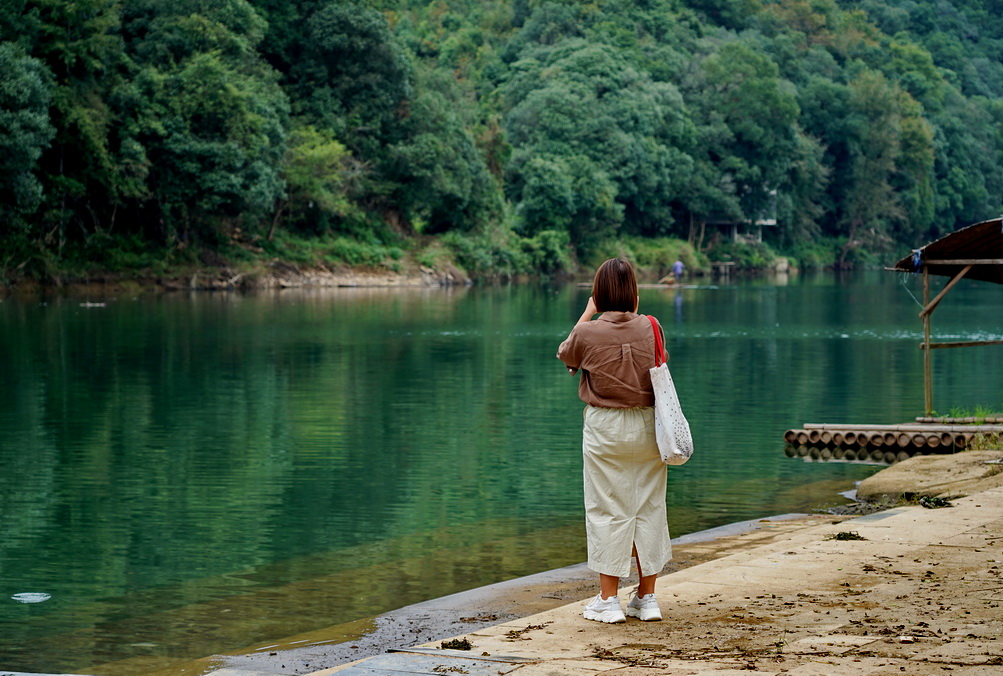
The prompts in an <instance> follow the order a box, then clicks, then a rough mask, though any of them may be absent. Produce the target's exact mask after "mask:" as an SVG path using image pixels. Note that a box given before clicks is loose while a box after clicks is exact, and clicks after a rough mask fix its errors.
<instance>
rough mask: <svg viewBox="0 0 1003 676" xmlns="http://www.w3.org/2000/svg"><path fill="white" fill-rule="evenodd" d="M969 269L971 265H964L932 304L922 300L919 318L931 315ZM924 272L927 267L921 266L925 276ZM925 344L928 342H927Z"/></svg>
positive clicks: (924, 299)
mask: <svg viewBox="0 0 1003 676" xmlns="http://www.w3.org/2000/svg"><path fill="white" fill-rule="evenodd" d="M971 269H972V266H971V265H966V266H965V267H964V268H962V269H961V272H959V273H958V274H956V275H955V276H954V278H953V279H951V281H949V282H948V283H947V284H945V285H944V288H943V289H941V290H940V293H938V294H937V297H936V298H934V299H933V302H932V303H931V302H929V299H928V298H923V310H922V312H920V313H919V316H920V317H926V316H927V315H929V314H930V313H932V312H933V311H934V310H935V309H936V308H937V305H938V304H939V303H940V301H941V300H942V299H943V298H944V296H946V295H947V292H948V291H950V290H951V288H952V287H953V286H954V285H955V284H957V283H958V282H960V281H961V278H962V277H964V276H965V275H967V274H968V271H969V270H971ZM926 270H927V266H926V265H924V266H923V274H924V275H926ZM927 342H929V341H927Z"/></svg>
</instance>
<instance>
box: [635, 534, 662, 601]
mask: <svg viewBox="0 0 1003 676" xmlns="http://www.w3.org/2000/svg"><path fill="white" fill-rule="evenodd" d="M632 553H633V554H634V561H635V562H636V563H637V578H638V583H637V596H638V597H641V596H647V595H648V594H654V593H655V580H656V579H657V578H658V574H657V573H656V574H654V575H645V574H644V572H643V571H642V570H641V557H640V556H638V554H637V545H634V551H633V552H632Z"/></svg>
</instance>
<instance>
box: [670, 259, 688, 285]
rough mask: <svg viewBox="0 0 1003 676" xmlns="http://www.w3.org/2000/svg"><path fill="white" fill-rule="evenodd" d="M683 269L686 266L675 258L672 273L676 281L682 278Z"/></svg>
mask: <svg viewBox="0 0 1003 676" xmlns="http://www.w3.org/2000/svg"><path fill="white" fill-rule="evenodd" d="M685 269H686V266H685V265H683V262H682V261H679V260H677V261H676V262H675V263H673V264H672V274H673V276H675V278H676V281H677V282H678V281H679V280H680V279H682V278H683V270H685Z"/></svg>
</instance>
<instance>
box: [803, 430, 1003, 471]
mask: <svg viewBox="0 0 1003 676" xmlns="http://www.w3.org/2000/svg"><path fill="white" fill-rule="evenodd" d="M980 433H981V434H1000V433H1003V424H982V425H960V424H936V423H903V424H901V425H838V424H828V423H823V424H805V425H804V427H803V428H802V429H790V430H787V431H786V432H785V433H784V441H785V442H787V448H786V450H785V453H786V454H787V455H788V456H789V457H795V456H801V457H811V458H813V459H816V460H858V461H867V462H884V463H888V464H891V463H894V462H898V461H900V460H905V459H906V458H909V457H912V456H913V455H918V454H932V453H956V452H958V451H963V450H965V449H966V448H967V447H968V444H969V443H970V442H971V440H972V438H973V437H975V435H977V434H980Z"/></svg>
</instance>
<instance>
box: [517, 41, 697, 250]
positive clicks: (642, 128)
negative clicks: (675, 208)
mask: <svg viewBox="0 0 1003 676" xmlns="http://www.w3.org/2000/svg"><path fill="white" fill-rule="evenodd" d="M514 73H515V74H514V76H513V77H512V79H511V80H510V81H509V83H508V84H507V85H506V88H505V93H506V94H507V95H508V101H509V105H510V110H509V113H508V116H507V118H506V123H505V125H506V129H507V130H508V134H509V140H510V142H511V143H512V144H513V146H514V147H515V148H516V150H515V151H514V153H513V156H512V161H511V166H510V171H509V183H510V187H509V189H508V193H509V195H510V197H511V198H512V199H513V200H514V201H515V202H516V203H517V204H518V203H519V202H521V201H522V198H523V197H522V192H523V190H524V188H525V187H526V186H532V185H534V184H536V183H539V179H531V178H530V175H532V173H533V172H532V171H531V172H530V175H527V176H523V175H522V174H523V168H524V167H530V166H535V165H531V164H530V163H529V162H530V160H531V159H532V158H533V157H536V156H541V157H549V158H551V161H555V160H557V159H558V158H560V159H563V166H564V167H566V169H567V171H566V175H567V177H568V180H570V181H571V182H572V184H574V183H575V181H576V179H575V178H574V177H575V176H578V177H581V178H582V179H583V180H584V181H581V180H580V181H579V183H581V184H582V185H587V184H588V183H589V182H590V181H595V185H596V186H603V185H604V184H605V183H606V182H607V181H609V182H611V184H612V185H613V186H615V200H616V202H617V203H618V204H619V205H620V206H619V207H614V206H613V205H607V204H606V190H605V189H601V190H596V191H595V192H594V193H592V194H591V196H589V193H585V199H584V203H587V204H589V205H590V206H588V207H587V208H585V209H584V210H582V211H580V212H579V213H578V215H577V216H575V215H574V214H573V215H572V221H571V222H572V223H574V222H575V221H576V219H577V220H579V221H581V224H580V225H578V226H574V225H571V226H569V229H571V230H572V232H575V231H576V230H577V231H581V232H586V231H589V230H592V229H593V227H591V226H588V227H586V226H585V225H584V224H585V223H591V224H593V225H598V224H600V223H602V224H603V229H604V230H607V229H608V228H607V226H610V227H612V228H613V229H616V228H617V227H619V225H620V224H621V222H622V219H623V220H626V221H628V222H629V224H630V229H631V230H634V231H637V232H642V233H646V234H655V233H659V232H665V231H666V230H667V229H668V228H670V227H671V224H672V216H671V208H672V202H673V201H674V200H675V199H677V198H678V197H679V195H680V193H681V191H682V190H683V187H684V186H685V184H686V181H687V176H688V174H689V170H690V167H691V164H692V162H691V159H690V156H689V154H688V152H687V150H688V148H689V147H690V145H691V144H692V143H693V128H692V124H691V123H690V121H689V117H688V113H687V111H686V109H685V106H684V104H683V100H682V97H681V96H680V94H679V92H678V91H677V90H676V88H675V87H673V86H672V85H670V84H668V83H659V82H654V81H652V80H651V79H650V78H649V77H647V76H646V75H645V74H644V73H642V72H639V71H637V70H636V69H634V68H633V67H632V66H631V64H630V63H629V62H627V61H625V60H624V59H623V58H622V57H621V56H619V55H618V54H617V53H616V51H615V50H613V49H611V48H609V47H606V46H603V45H590V44H588V43H586V42H585V41H583V40H580V39H571V40H567V41H565V42H563V43H561V44H559V45H556V46H555V47H552V48H551V47H547V46H541V47H538V48H536V49H535V50H532V51H531V53H530V54H527V56H526V57H524V58H523V59H522V60H521V61H520V62H519V63H517V64H516V65H515V67H514ZM585 160H587V162H586V161H585ZM559 164H561V163H560V162H559ZM537 211H538V210H537V209H535V208H533V209H528V210H527V209H523V210H522V214H523V218H524V219H525V218H528V217H529V215H530V214H533V213H537ZM621 212H622V217H621V215H620V214H621ZM548 223H550V224H548V225H543V224H540V225H535V224H532V223H526V222H524V223H523V228H524V229H526V230H527V231H536V230H541V229H553V228H552V223H553V219H552V218H551V219H548Z"/></svg>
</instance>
